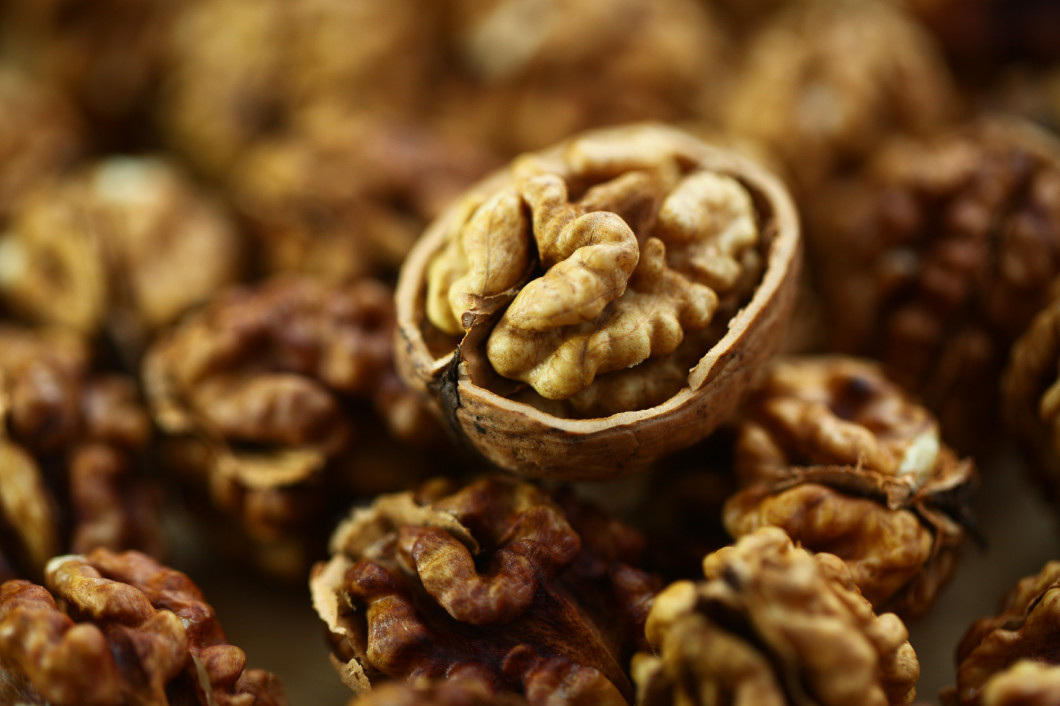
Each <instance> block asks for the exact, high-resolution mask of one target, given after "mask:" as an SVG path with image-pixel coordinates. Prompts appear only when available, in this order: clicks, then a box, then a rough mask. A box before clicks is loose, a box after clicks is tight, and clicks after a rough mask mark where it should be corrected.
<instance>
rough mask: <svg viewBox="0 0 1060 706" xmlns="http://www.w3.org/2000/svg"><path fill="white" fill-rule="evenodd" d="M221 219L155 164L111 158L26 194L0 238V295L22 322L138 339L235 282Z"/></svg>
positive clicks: (226, 226)
mask: <svg viewBox="0 0 1060 706" xmlns="http://www.w3.org/2000/svg"><path fill="white" fill-rule="evenodd" d="M239 238H240V236H239V235H238V231H237V230H236V228H235V224H234V223H233V222H232V220H231V218H230V217H229V216H228V214H227V213H226V212H225V211H224V210H223V209H222V208H221V206H220V204H218V203H216V202H215V201H214V200H213V198H212V197H211V196H210V195H208V194H207V193H205V192H203V191H202V190H200V189H199V188H198V187H197V186H196V185H195V184H194V182H192V181H191V180H190V178H189V177H188V176H187V175H185V174H184V173H183V172H182V171H181V170H180V168H179V167H177V166H176V165H175V164H173V163H171V162H168V161H166V160H165V159H163V158H152V157H111V158H107V159H104V160H102V161H99V162H96V163H94V164H91V165H89V166H87V167H85V168H83V169H81V170H80V171H79V172H77V173H75V174H71V175H69V176H67V177H64V178H63V179H60V180H57V181H56V182H55V183H53V184H49V185H46V186H43V187H42V188H41V189H39V190H37V191H36V192H35V193H34V194H32V195H30V196H28V197H27V198H26V199H25V200H24V201H23V202H22V203H21V204H20V205H19V208H18V210H17V212H16V213H15V215H14V217H13V218H12V222H11V224H10V225H9V228H8V232H7V234H6V235H5V236H4V239H3V241H2V247H3V252H4V255H5V256H6V259H5V262H6V263H7V264H6V266H5V267H4V268H3V270H2V271H0V293H2V296H3V298H4V300H5V301H6V302H7V303H8V304H9V305H10V306H11V308H12V309H14V310H15V311H16V312H18V313H19V314H21V315H22V316H23V317H25V318H27V319H29V320H32V321H36V322H42V323H47V324H56V325H64V326H69V327H72V328H74V329H75V330H77V331H80V332H81V333H82V334H85V335H87V336H95V335H96V334H98V333H100V332H101V331H103V330H105V331H106V332H107V333H108V334H109V335H110V336H111V337H112V339H113V340H114V341H115V342H117V344H118V346H119V347H120V349H121V350H122V352H123V353H124V354H125V355H126V356H128V357H129V359H130V362H134V361H136V360H137V359H138V356H139V354H140V352H141V351H142V348H143V346H144V345H145V342H146V340H147V338H148V337H149V336H150V335H151V334H152V333H154V332H155V331H157V330H158V329H159V328H161V327H162V326H164V325H166V324H168V323H170V322H172V321H174V320H175V319H176V318H177V317H178V316H179V315H180V314H182V313H183V312H184V311H185V310H187V309H189V308H190V307H192V306H194V305H196V304H199V303H201V302H202V301H204V300H205V299H206V298H207V297H208V296H209V295H210V294H212V293H213V292H214V291H215V290H217V289H219V288H220V287H222V286H224V285H227V284H229V283H231V282H233V281H235V280H236V279H237V278H238V276H239V273H240V272H239V271H240V267H241V265H240V260H241V258H242V254H243V253H242V245H241V241H240V239H239Z"/></svg>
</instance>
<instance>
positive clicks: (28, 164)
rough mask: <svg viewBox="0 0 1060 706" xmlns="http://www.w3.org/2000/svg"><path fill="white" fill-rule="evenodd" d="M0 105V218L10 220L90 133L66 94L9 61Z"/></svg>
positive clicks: (1, 74)
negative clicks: (41, 81) (38, 184)
mask: <svg viewBox="0 0 1060 706" xmlns="http://www.w3.org/2000/svg"><path fill="white" fill-rule="evenodd" d="M0 105H3V106H4V110H3V111H0V159H2V160H3V164H4V168H3V169H2V170H0V222H3V223H6V221H7V219H8V217H9V216H10V215H11V211H12V209H13V208H14V207H15V205H16V204H18V203H19V202H20V201H21V199H22V198H23V197H24V196H25V194H26V193H27V192H29V191H31V190H32V189H33V187H34V186H35V185H36V184H37V183H38V182H39V181H41V180H42V179H46V178H49V177H51V176H53V175H55V174H57V173H60V172H61V171H62V170H64V169H66V168H68V167H69V166H70V165H71V164H73V163H74V161H76V160H77V159H78V158H79V157H81V156H82V155H83V154H84V152H85V151H87V149H88V144H87V142H88V135H87V134H86V130H85V126H84V125H83V124H82V121H81V117H80V116H79V115H78V113H77V111H76V110H75V108H74V106H73V105H71V104H70V101H69V100H68V98H67V97H66V96H65V95H64V94H63V93H61V92H58V91H55V90H53V89H51V88H49V87H47V86H44V85H42V84H40V83H38V82H35V81H33V80H32V78H31V77H30V76H29V75H27V74H25V73H23V72H21V71H19V70H17V69H15V68H13V67H11V66H9V65H6V64H5V65H2V66H0ZM5 227H6V226H5ZM0 262H2V260H0Z"/></svg>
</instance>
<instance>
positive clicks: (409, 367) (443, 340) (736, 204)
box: [395, 124, 800, 480]
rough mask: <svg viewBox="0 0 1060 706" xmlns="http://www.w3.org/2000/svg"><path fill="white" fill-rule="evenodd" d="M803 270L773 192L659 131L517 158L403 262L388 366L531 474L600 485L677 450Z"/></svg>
mask: <svg viewBox="0 0 1060 706" xmlns="http://www.w3.org/2000/svg"><path fill="white" fill-rule="evenodd" d="M799 264H800V250H799V232H798V225H797V222H796V219H795V215H794V211H793V209H792V205H791V201H790V199H789V198H788V196H787V192H786V191H785V190H784V187H783V186H782V185H781V184H780V183H779V182H778V181H777V180H776V179H775V178H774V177H773V176H771V175H770V174H769V173H767V172H765V171H764V170H762V169H761V168H760V167H758V166H757V165H755V164H754V163H752V162H749V161H747V160H745V159H744V158H742V157H739V156H737V155H735V154H733V153H731V152H727V151H724V150H721V149H717V148H712V147H710V146H708V145H706V144H704V143H702V142H700V141H698V140H696V139H695V138H693V137H692V136H691V135H689V134H686V133H684V132H681V131H678V130H675V129H672V128H668V127H664V126H660V125H647V124H644V125H641V124H638V125H628V126H622V127H617V128H608V129H601V130H596V131H590V132H587V133H584V134H581V135H578V136H575V137H572V138H570V139H569V140H566V141H564V142H562V143H560V144H558V145H556V146H554V147H552V148H550V149H548V150H544V151H542V152H538V153H531V154H527V155H523V156H522V157H520V158H518V159H517V160H515V161H514V162H513V163H512V164H511V165H510V167H509V168H508V169H507V170H505V171H501V172H498V173H496V174H494V175H493V176H491V177H489V178H487V179H486V180H484V181H482V182H480V183H479V184H477V185H476V186H475V187H473V188H472V189H470V190H469V191H468V192H467V193H466V194H465V195H464V197H463V198H462V199H461V200H459V201H458V202H456V203H455V204H454V205H453V206H452V207H450V208H449V209H448V210H447V211H446V212H445V213H443V214H442V216H440V217H439V218H438V219H437V220H435V221H434V223H433V224H432V225H431V226H430V228H429V229H428V230H427V232H426V233H425V235H424V237H422V238H421V239H420V240H419V241H418V242H417V244H416V245H415V247H414V248H413V250H412V252H411V253H410V254H409V257H408V258H407V259H406V260H405V263H404V265H403V266H402V270H401V274H400V277H399V280H398V288H397V294H396V302H397V316H398V326H399V331H400V335H401V342H400V344H399V345H398V346H397V349H396V351H395V353H396V356H397V364H398V371H399V373H400V374H401V376H402V378H403V379H404V380H405V381H406V382H407V383H408V384H409V386H410V387H412V388H413V389H417V390H420V391H422V392H423V393H424V394H427V395H429V396H431V397H432V399H433V401H434V403H435V404H436V405H437V406H438V408H439V411H440V413H441V414H442V415H443V416H444V417H445V418H446V419H447V420H448V421H449V422H450V424H451V426H452V427H453V428H454V430H455V431H456V433H457V434H458V436H460V437H461V438H463V439H464V440H465V441H467V442H468V443H469V444H470V445H471V446H472V447H473V448H475V449H477V450H478V451H479V452H481V453H482V454H483V455H485V456H486V458H488V459H489V460H490V461H491V462H492V463H494V464H496V465H498V466H501V467H503V468H506V469H508V470H511V471H513V472H516V473H519V474H523V475H527V476H554V477H562V478H566V479H568V480H574V479H589V478H595V479H599V478H602V477H607V476H614V475H617V474H621V473H625V472H629V471H631V470H635V469H637V468H641V467H643V466H644V465H646V464H647V463H649V462H650V461H651V460H653V459H654V458H657V457H658V456H660V455H663V454H665V453H668V452H670V451H674V450H677V449H680V448H683V447H687V446H689V445H691V444H692V443H694V442H696V441H698V440H699V439H702V438H703V437H705V436H706V435H707V434H709V433H710V431H711V430H712V429H713V428H715V427H716V426H717V425H718V424H719V423H721V422H722V421H723V420H724V418H725V417H726V416H727V415H728V414H729V412H730V411H731V410H732V409H733V408H734V407H735V406H736V405H737V404H738V401H739V398H740V396H741V393H742V390H743V388H744V386H745V384H746V382H747V380H748V378H749V376H750V374H751V372H752V371H753V370H754V369H755V368H756V367H757V366H758V365H759V364H761V363H762V362H763V361H764V360H765V359H767V358H768V356H769V355H770V354H771V353H772V352H773V350H774V349H775V348H776V346H778V345H779V343H780V339H782V338H783V335H782V332H783V328H784V326H785V325H786V322H787V319H788V317H789V315H790V312H791V305H792V299H793V293H794V289H795V284H796V280H797V277H798V269H799Z"/></svg>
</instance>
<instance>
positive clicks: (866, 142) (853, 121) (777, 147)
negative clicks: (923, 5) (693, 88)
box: [722, 0, 958, 191]
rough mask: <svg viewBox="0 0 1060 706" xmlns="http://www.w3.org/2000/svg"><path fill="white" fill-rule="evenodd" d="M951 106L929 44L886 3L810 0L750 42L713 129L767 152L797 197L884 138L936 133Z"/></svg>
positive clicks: (953, 98)
mask: <svg viewBox="0 0 1060 706" xmlns="http://www.w3.org/2000/svg"><path fill="white" fill-rule="evenodd" d="M957 100H958V99H957V92H956V87H955V86H954V84H953V80H952V78H951V77H950V75H949V72H948V70H947V67H946V65H945V63H944V61H943V58H942V56H941V55H940V52H939V51H938V50H937V49H936V47H935V45H934V43H933V41H932V39H931V37H930V36H929V35H928V34H927V32H925V31H924V29H923V28H921V27H920V26H919V25H918V23H917V22H916V21H915V20H913V19H912V18H910V17H908V16H906V15H905V14H904V13H903V12H902V10H900V9H899V8H897V7H895V6H894V4H890V3H888V2H885V1H883V0H868V1H867V0H810V1H809V2H793V3H788V4H787V6H786V7H785V8H783V9H781V10H780V11H778V12H776V13H775V14H774V15H772V16H771V17H770V18H769V19H767V20H766V21H765V22H764V23H763V24H762V26H761V27H760V28H759V29H758V31H757V32H755V33H753V34H752V35H751V38H750V43H749V44H748V46H747V47H746V48H745V49H744V52H743V60H742V65H741V66H740V67H739V68H738V70H737V71H736V72H735V73H734V75H733V79H732V80H731V82H730V87H729V90H728V93H727V100H726V101H725V102H724V104H723V108H722V114H723V119H722V123H723V125H724V126H725V127H726V129H728V130H730V131H731V132H733V133H735V134H737V135H742V136H745V137H748V138H752V139H756V140H760V141H761V142H763V143H765V144H766V145H768V146H769V147H770V148H772V149H773V150H774V151H775V152H776V153H777V154H778V155H779V156H780V157H781V159H782V160H783V161H784V162H785V164H786V165H787V170H788V172H789V173H790V176H791V179H792V181H793V182H794V183H795V184H796V185H797V186H798V189H799V190H802V191H805V190H809V189H813V188H814V187H815V186H816V185H818V184H819V183H820V182H821V181H823V180H825V179H827V178H828V177H830V176H832V175H834V174H836V173H838V172H840V171H842V170H843V169H845V168H847V167H848V166H849V165H850V164H852V163H854V164H856V163H858V162H859V161H860V160H862V159H864V158H865V157H866V156H868V155H869V153H870V152H871V150H872V149H873V148H875V146H876V145H878V144H879V143H880V142H882V141H883V140H884V139H886V138H887V137H889V136H890V135H891V134H893V133H896V132H898V133H908V132H912V133H923V132H926V131H929V130H932V129H935V128H938V127H940V126H941V125H943V124H945V123H946V122H947V121H948V119H949V118H950V117H951V116H952V115H953V113H954V112H955V108H956V104H957Z"/></svg>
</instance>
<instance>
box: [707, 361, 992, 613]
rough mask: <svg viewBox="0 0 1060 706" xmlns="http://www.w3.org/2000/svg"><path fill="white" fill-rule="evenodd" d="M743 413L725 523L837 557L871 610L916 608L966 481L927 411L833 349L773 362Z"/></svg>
mask: <svg viewBox="0 0 1060 706" xmlns="http://www.w3.org/2000/svg"><path fill="white" fill-rule="evenodd" d="M744 415H745V416H744V417H743V420H742V422H741V424H740V427H739V437H738V439H737V442H736V451H735V465H736V469H737V473H738V475H739V479H740V484H741V486H742V489H741V490H740V491H739V492H738V493H736V494H735V495H734V496H733V497H731V498H730V499H729V500H728V501H726V503H725V509H724V522H725V527H726V528H727V529H728V530H729V532H730V533H731V534H732V535H733V536H735V537H740V536H743V535H746V534H750V533H752V532H754V531H755V530H756V529H758V528H759V527H762V526H764V525H775V526H779V527H781V528H783V529H784V530H785V531H786V532H787V533H788V534H789V535H790V536H791V537H792V539H793V540H795V541H796V542H798V543H799V544H800V545H801V546H803V547H805V548H807V549H809V550H811V551H816V552H828V553H830V554H835V555H837V556H839V557H840V558H841V559H842V560H843V561H845V562H846V563H847V564H848V565H849V567H850V571H851V576H852V578H853V581H854V582H855V583H856V584H857V586H858V588H860V589H861V592H862V593H863V594H864V595H865V597H866V598H867V599H868V600H869V601H871V602H872V604H873V605H874V606H876V607H877V608H878V609H886V610H893V611H896V612H898V613H899V614H901V615H903V616H916V615H920V614H922V613H923V612H924V611H926V610H927V609H928V608H929V607H930V606H931V604H932V603H933V602H934V600H935V597H936V596H937V595H938V593H939V591H940V590H941V588H942V587H943V586H944V585H945V583H946V582H947V581H948V580H949V578H950V577H951V576H952V574H953V571H954V568H955V565H956V564H955V562H956V558H957V550H958V547H960V545H961V544H962V542H963V541H964V538H965V536H966V534H967V533H968V532H967V530H966V528H965V525H967V524H968V522H969V516H970V510H969V499H970V498H969V496H970V494H971V491H972V489H973V487H974V485H975V482H976V472H975V468H974V465H973V464H972V462H971V461H970V460H959V459H958V457H957V455H956V454H955V453H954V452H953V450H952V449H950V448H949V447H947V446H945V445H944V444H943V443H942V441H941V439H940V438H939V428H938V423H937V421H936V420H935V418H934V417H933V416H932V415H931V413H930V412H928V411H927V410H926V409H925V408H923V407H922V406H920V405H918V404H916V403H915V402H913V401H912V400H911V399H910V398H909V397H908V395H907V394H906V393H905V392H904V391H903V390H902V389H901V388H899V387H898V386H897V385H896V384H895V383H893V382H891V381H889V380H888V379H887V378H886V377H885V376H884V375H883V373H882V371H881V370H880V368H879V366H878V365H876V364H875V363H870V362H867V361H862V360H857V359H852V358H844V357H838V356H837V357H807V358H790V359H784V360H777V361H774V362H773V364H771V366H770V367H769V369H768V371H767V372H766V373H765V374H764V376H763V378H762V380H761V382H760V383H759V386H758V387H757V388H756V390H755V391H754V392H752V393H751V395H750V397H749V399H748V401H747V404H746V407H745V413H744Z"/></svg>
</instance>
